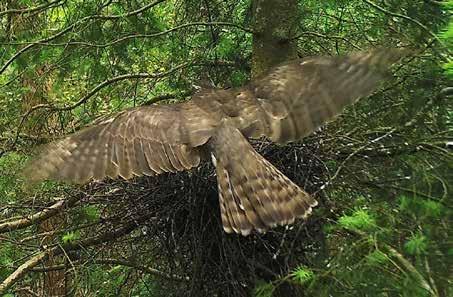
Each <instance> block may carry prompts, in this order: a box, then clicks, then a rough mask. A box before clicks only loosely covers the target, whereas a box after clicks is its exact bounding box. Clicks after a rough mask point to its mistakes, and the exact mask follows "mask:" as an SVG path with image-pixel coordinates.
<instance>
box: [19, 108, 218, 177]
mask: <svg viewBox="0 0 453 297" xmlns="http://www.w3.org/2000/svg"><path fill="white" fill-rule="evenodd" d="M215 125H216V121H214V120H212V119H211V117H209V115H208V114H206V112H205V111H203V110H201V109H200V108H198V107H197V106H196V105H194V104H192V103H191V102H185V103H180V104H173V105H156V106H143V107H138V108H133V109H130V110H126V111H124V112H121V113H119V114H118V115H117V116H116V117H114V118H112V119H110V120H107V121H104V122H101V123H100V124H98V125H96V126H93V127H89V128H86V129H84V130H82V131H80V132H78V133H75V134H73V135H71V136H69V137H67V138H65V139H62V140H60V141H57V142H54V143H51V144H49V145H48V146H47V147H45V148H44V150H43V152H42V153H41V154H40V155H39V156H38V158H36V159H34V160H33V161H31V162H30V164H29V165H28V166H27V167H26V169H25V171H24V175H25V177H26V178H28V179H29V180H32V181H40V180H44V179H55V180H65V181H72V182H76V183H84V182H86V181H88V180H90V179H96V180H100V179H102V178H104V177H107V176H108V177H111V178H115V177H117V176H121V177H123V178H125V179H129V178H131V177H133V176H140V175H155V174H159V173H162V172H176V171H181V170H186V169H190V168H192V167H195V166H197V165H198V164H199V162H200V148H199V146H200V145H202V144H204V143H205V142H206V141H207V140H208V139H209V137H210V135H211V134H212V130H213V127H215Z"/></svg>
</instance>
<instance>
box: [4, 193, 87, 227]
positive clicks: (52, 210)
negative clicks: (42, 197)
mask: <svg viewBox="0 0 453 297" xmlns="http://www.w3.org/2000/svg"><path fill="white" fill-rule="evenodd" d="M78 200H79V197H77V196H72V197H70V198H69V199H67V200H65V199H63V200H60V201H58V202H57V203H55V204H53V205H51V206H50V207H48V208H46V209H44V210H42V211H39V212H37V213H35V214H33V215H31V216H27V217H23V218H20V219H17V220H14V221H9V222H4V223H1V224H0V233H5V232H9V231H13V230H18V229H23V228H27V227H29V226H31V225H33V224H36V223H40V222H42V221H45V220H46V219H48V218H50V217H52V216H54V215H55V214H57V213H58V212H60V211H61V210H62V209H63V208H64V207H71V206H73V205H74V204H75V203H76V202H77V201H78Z"/></svg>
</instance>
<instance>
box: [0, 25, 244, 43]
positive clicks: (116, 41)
mask: <svg viewBox="0 0 453 297" xmlns="http://www.w3.org/2000/svg"><path fill="white" fill-rule="evenodd" d="M198 26H225V27H234V28H237V29H240V30H242V31H244V32H247V33H253V30H252V29H250V28H247V27H243V26H241V25H238V24H235V23H229V22H193V23H187V24H182V25H179V26H176V27H173V28H170V29H167V30H164V31H161V32H156V33H151V34H133V35H127V36H124V37H121V38H118V39H116V40H113V41H111V42H108V43H104V44H95V43H89V42H83V41H72V42H67V43H47V42H40V41H36V42H21V43H6V45H30V44H34V43H38V44H39V45H41V46H70V45H73V46H74V45H81V46H88V47H96V48H105V47H109V46H112V45H115V44H118V43H121V42H123V41H126V40H128V39H134V38H153V37H160V36H163V35H166V34H169V33H172V32H175V31H178V30H180V29H184V28H187V27H198ZM4 44H5V43H4Z"/></svg>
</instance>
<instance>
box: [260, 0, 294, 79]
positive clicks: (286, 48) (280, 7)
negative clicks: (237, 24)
mask: <svg viewBox="0 0 453 297" xmlns="http://www.w3.org/2000/svg"><path fill="white" fill-rule="evenodd" d="M253 14H254V16H253V17H254V21H253V30H254V34H253V52H252V79H253V78H256V77H259V76H260V75H262V74H263V73H265V72H266V71H268V70H269V68H271V67H272V66H274V65H276V64H278V63H281V62H283V61H287V60H291V59H294V58H296V57H297V47H296V43H295V41H294V40H293V38H294V37H295V36H296V35H297V31H298V27H299V24H300V22H299V20H300V17H299V16H300V15H299V9H298V5H297V1H296V0H273V1H268V0H255V1H254V3H253Z"/></svg>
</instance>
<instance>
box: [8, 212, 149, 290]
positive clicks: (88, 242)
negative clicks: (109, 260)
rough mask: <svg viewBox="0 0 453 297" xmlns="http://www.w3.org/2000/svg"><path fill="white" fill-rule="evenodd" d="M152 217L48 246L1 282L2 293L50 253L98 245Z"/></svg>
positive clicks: (115, 237)
mask: <svg viewBox="0 0 453 297" xmlns="http://www.w3.org/2000/svg"><path fill="white" fill-rule="evenodd" d="M149 218H150V215H146V216H142V217H140V218H138V219H136V220H132V221H130V222H127V223H125V224H124V225H123V226H121V227H120V228H117V229H115V230H113V231H110V232H106V233H104V234H102V235H100V236H95V237H90V238H87V239H83V240H79V241H76V242H72V243H68V244H65V245H63V246H60V245H57V246H53V247H51V248H47V249H45V250H44V251H42V252H40V253H39V254H37V255H35V256H33V257H32V258H30V259H29V260H27V261H26V262H25V263H24V264H22V265H20V266H19V267H18V268H17V269H16V270H15V271H14V272H13V273H12V274H11V275H10V276H8V277H7V278H6V279H5V280H4V281H3V282H2V283H0V295H2V294H3V293H5V291H6V290H7V289H8V288H10V287H11V286H12V285H13V284H14V283H16V282H17V281H19V280H20V279H21V278H22V277H24V276H25V274H26V273H27V272H29V271H30V270H32V269H33V268H34V267H36V265H38V264H39V263H41V262H42V261H43V260H45V259H46V258H47V257H48V256H49V255H51V254H52V255H54V256H58V255H60V254H62V253H64V252H67V251H71V250H79V249H82V248H86V247H89V246H92V245H97V244H101V243H105V242H109V241H114V240H116V239H117V238H119V237H121V236H124V235H126V234H129V233H130V232H132V231H133V230H134V229H135V228H137V224H138V223H140V222H143V221H144V220H147V219H149Z"/></svg>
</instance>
